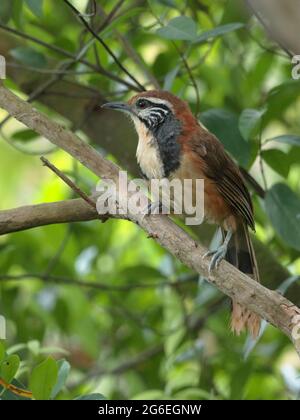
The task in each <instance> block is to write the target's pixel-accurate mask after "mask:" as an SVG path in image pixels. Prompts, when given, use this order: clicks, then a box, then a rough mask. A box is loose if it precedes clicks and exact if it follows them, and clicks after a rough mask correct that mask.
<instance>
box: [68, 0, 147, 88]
mask: <svg viewBox="0 0 300 420" xmlns="http://www.w3.org/2000/svg"><path fill="white" fill-rule="evenodd" d="M63 1H64V2H65V3H66V4H67V5H68V6H69V7H70V8H71V9H72V11H73V13H75V15H76V16H77V17H78V19H79V20H80V21H81V22H82V24H83V25H84V26H85V27H86V29H87V30H88V31H89V32H90V33H91V34H92V35H93V36H94V37H95V38H96V39H97V41H98V42H100V44H101V45H102V46H103V48H104V49H105V50H106V51H107V53H108V54H109V55H110V56H111V57H112V59H113V60H114V62H115V63H116V64H117V66H118V67H119V68H120V69H121V70H122V71H123V72H124V73H125V74H126V75H127V76H128V77H129V78H130V79H131V80H132V81H133V82H134V83H135V84H136V85H137V87H138V88H139V90H141V91H143V90H146V89H145V87H144V86H143V85H142V84H141V83H140V82H139V81H138V80H137V79H136V78H135V77H134V76H133V75H132V74H131V73H130V72H129V71H128V70H127V69H126V67H125V66H123V64H122V63H121V61H120V60H119V59H118V57H117V56H116V55H115V53H114V52H113V51H112V50H111V49H110V47H109V46H108V45H107V44H106V43H105V42H104V41H103V39H102V38H101V37H100V36H99V35H98V34H97V32H96V31H94V29H93V28H92V27H91V26H90V25H89V24H88V22H87V21H86V20H85V19H84V18H83V17H82V16H81V14H80V12H79V11H78V10H77V9H76V7H75V6H73V4H71V3H70V2H69V0H63Z"/></svg>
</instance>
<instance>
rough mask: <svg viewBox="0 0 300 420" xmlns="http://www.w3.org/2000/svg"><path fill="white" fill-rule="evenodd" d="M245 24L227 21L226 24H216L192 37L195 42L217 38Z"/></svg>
mask: <svg viewBox="0 0 300 420" xmlns="http://www.w3.org/2000/svg"><path fill="white" fill-rule="evenodd" d="M244 26H245V25H244V24H243V23H240V22H235V23H227V24H226V25H221V26H217V27H216V28H214V29H211V30H209V31H205V32H203V33H202V34H201V35H199V36H197V38H196V39H194V43H195V44H199V43H201V42H205V41H207V40H209V39H213V38H217V37H219V36H222V35H225V34H227V33H229V32H232V31H236V30H237V29H240V28H243V27H244Z"/></svg>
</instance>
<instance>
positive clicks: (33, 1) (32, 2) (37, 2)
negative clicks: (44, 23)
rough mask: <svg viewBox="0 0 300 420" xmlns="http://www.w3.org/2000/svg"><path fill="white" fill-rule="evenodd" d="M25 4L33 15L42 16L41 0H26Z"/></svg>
mask: <svg viewBox="0 0 300 420" xmlns="http://www.w3.org/2000/svg"><path fill="white" fill-rule="evenodd" d="M26 4H27V6H28V8H29V9H30V10H31V11H32V13H33V14H34V15H35V16H37V17H38V18H41V17H43V0H26Z"/></svg>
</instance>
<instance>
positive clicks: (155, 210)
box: [142, 201, 169, 218]
mask: <svg viewBox="0 0 300 420" xmlns="http://www.w3.org/2000/svg"><path fill="white" fill-rule="evenodd" d="M168 213H169V212H168V211H167V209H166V208H165V207H164V206H163V204H162V203H161V202H160V201H153V202H151V203H149V204H147V206H146V207H144V209H143V210H142V215H143V218H144V217H145V216H150V215H152V214H168Z"/></svg>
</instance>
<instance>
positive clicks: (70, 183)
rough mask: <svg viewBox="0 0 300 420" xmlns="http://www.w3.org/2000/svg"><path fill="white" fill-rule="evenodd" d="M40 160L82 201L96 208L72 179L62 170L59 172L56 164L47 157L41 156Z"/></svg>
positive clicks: (93, 202)
mask: <svg viewBox="0 0 300 420" xmlns="http://www.w3.org/2000/svg"><path fill="white" fill-rule="evenodd" d="M41 161H42V162H43V164H44V166H47V168H49V169H51V171H52V172H54V173H55V174H56V175H57V176H58V177H59V178H60V179H62V180H63V181H64V183H65V184H67V185H68V186H69V187H70V188H71V189H72V190H73V191H74V192H75V194H77V195H79V197H81V198H82V199H83V200H84V201H86V202H87V203H88V204H89V205H90V206H91V207H93V208H94V209H95V208H96V203H95V201H93V200H92V199H91V198H90V197H89V196H88V195H87V194H86V193H85V192H84V191H82V190H81V189H80V188H79V187H77V185H75V184H74V182H73V181H71V179H70V178H69V177H67V176H66V175H65V174H64V173H63V172H61V171H60V170H59V169H58V168H56V166H54V165H53V164H52V163H51V162H49V160H48V159H46V158H45V157H44V156H42V157H41Z"/></svg>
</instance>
